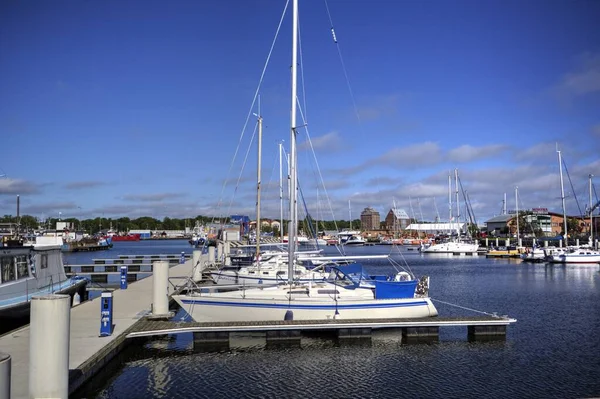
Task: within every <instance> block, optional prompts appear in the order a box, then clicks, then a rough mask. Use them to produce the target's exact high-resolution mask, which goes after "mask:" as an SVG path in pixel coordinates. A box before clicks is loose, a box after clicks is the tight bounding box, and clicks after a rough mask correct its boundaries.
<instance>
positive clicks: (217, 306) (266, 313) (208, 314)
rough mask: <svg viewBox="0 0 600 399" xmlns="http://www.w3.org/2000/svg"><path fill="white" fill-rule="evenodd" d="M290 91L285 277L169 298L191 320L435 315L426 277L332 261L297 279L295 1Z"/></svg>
mask: <svg viewBox="0 0 600 399" xmlns="http://www.w3.org/2000/svg"><path fill="white" fill-rule="evenodd" d="M292 13H293V17H292V63H291V65H292V68H291V70H292V90H291V107H292V108H291V113H290V223H289V231H288V233H289V234H288V235H289V240H288V262H287V264H288V273H287V277H288V281H287V283H286V284H277V285H269V286H262V287H258V288H256V287H252V288H247V287H239V286H237V287H236V286H218V285H217V286H211V287H206V286H204V287H200V288H198V289H191V290H189V291H188V292H186V293H183V294H181V295H174V296H173V299H175V301H177V303H178V304H179V305H180V306H181V307H182V308H183V309H184V310H186V311H187V312H188V313H189V314H190V316H191V317H192V318H193V319H194V320H195V321H200V322H209V321H269V320H289V319H294V320H319V319H340V318H343V319H391V318H407V317H430V316H437V314H438V313H437V309H436V308H435V306H434V305H433V303H432V301H431V299H430V298H429V296H428V291H429V278H428V277H426V276H425V277H422V278H421V279H419V280H416V279H414V278H412V276H410V277H409V278H408V279H406V280H405V277H406V276H405V275H404V274H400V273H399V274H397V275H396V276H394V277H393V278H391V279H388V278H387V277H374V278H373V277H372V276H368V275H367V274H366V273H365V272H364V270H363V268H362V265H360V264H358V263H356V264H352V265H347V266H343V267H340V266H337V265H331V266H328V267H327V269H326V270H327V272H328V275H327V278H326V279H325V280H323V281H318V282H308V283H297V282H296V281H294V276H295V273H294V267H295V264H296V262H295V259H296V258H297V255H296V245H297V240H296V236H297V231H298V213H297V204H298V201H297V200H298V178H297V169H296V167H297V157H296V126H297V125H296V112H297V109H296V108H297V94H296V92H297V65H298V62H297V56H298V0H293V6H292Z"/></svg>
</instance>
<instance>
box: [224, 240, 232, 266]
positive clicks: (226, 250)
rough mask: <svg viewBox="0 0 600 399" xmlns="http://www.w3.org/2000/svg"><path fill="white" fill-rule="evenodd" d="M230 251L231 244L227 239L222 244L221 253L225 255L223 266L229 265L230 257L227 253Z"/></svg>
mask: <svg viewBox="0 0 600 399" xmlns="http://www.w3.org/2000/svg"><path fill="white" fill-rule="evenodd" d="M230 253H231V244H230V242H229V241H225V244H224V246H223V255H224V256H225V260H224V262H225V263H224V264H225V266H231V257H230V256H229V254H230Z"/></svg>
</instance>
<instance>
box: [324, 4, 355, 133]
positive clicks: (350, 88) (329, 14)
mask: <svg viewBox="0 0 600 399" xmlns="http://www.w3.org/2000/svg"><path fill="white" fill-rule="evenodd" d="M325 8H326V9H327V16H328V17H329V24H330V26H331V35H332V37H333V42H334V43H335V47H336V48H337V51H338V55H339V57H340V63H341V64H342V70H343V71H344V77H345V78H346V85H347V86H348V91H349V92H350V98H351V99H352V105H353V106H354V113H355V114H356V119H357V120H358V122H359V123H360V121H361V120H360V114H359V113H358V107H357V106H356V101H355V100H354V93H353V92H352V87H351V86H350V78H349V77H348V71H347V70H346V64H345V63H344V57H342V50H341V48H340V44H339V43H338V41H337V36H336V35H335V30H334V28H333V19H332V18H331V12H329V5H328V4H327V0H325Z"/></svg>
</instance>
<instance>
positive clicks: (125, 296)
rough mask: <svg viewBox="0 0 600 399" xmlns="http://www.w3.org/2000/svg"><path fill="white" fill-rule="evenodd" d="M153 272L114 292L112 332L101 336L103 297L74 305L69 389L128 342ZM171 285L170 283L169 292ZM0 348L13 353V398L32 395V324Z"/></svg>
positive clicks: (144, 309)
mask: <svg viewBox="0 0 600 399" xmlns="http://www.w3.org/2000/svg"><path fill="white" fill-rule="evenodd" d="M192 268H193V267H192V261H191V260H187V261H186V262H185V263H184V264H178V265H175V266H173V267H171V268H170V269H169V277H170V278H172V277H186V276H190V275H191V273H192ZM153 282H154V278H153V276H152V275H151V276H149V277H147V278H144V279H142V280H140V281H137V282H135V283H133V284H130V285H129V286H128V288H127V289H126V290H120V289H119V290H115V291H114V292H113V309H114V313H113V323H114V325H115V326H114V330H113V333H112V335H111V336H108V337H99V333H100V298H96V299H94V300H91V301H88V302H84V303H82V304H81V305H78V306H75V307H73V308H72V309H71V325H70V349H69V369H70V376H69V393H73V392H74V391H75V390H76V389H77V388H79V386H81V385H82V384H83V383H84V382H85V381H86V379H87V377H88V376H89V375H92V374H94V373H95V371H96V370H97V369H99V368H101V367H102V366H103V365H104V364H105V363H106V362H108V361H109V360H110V359H111V358H112V357H114V355H116V354H117V353H118V352H119V351H120V350H121V349H122V348H123V347H124V346H125V342H126V338H125V337H126V332H128V330H129V329H130V328H131V327H132V326H133V325H134V324H135V323H136V322H137V321H139V320H140V319H141V318H142V317H144V316H145V315H147V314H149V313H150V306H151V303H152V295H153V292H152V291H153ZM171 293H172V287H171V286H170V287H169V294H171ZM0 352H3V353H7V354H9V355H10V356H11V359H12V361H11V363H12V364H11V369H12V370H11V398H28V397H29V326H25V327H23V328H21V329H19V330H16V331H12V332H10V333H7V334H5V335H3V336H2V337H0Z"/></svg>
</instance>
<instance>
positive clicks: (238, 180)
mask: <svg viewBox="0 0 600 399" xmlns="http://www.w3.org/2000/svg"><path fill="white" fill-rule="evenodd" d="M257 128H258V122H257V123H256V125H254V130H253V131H252V138H251V139H250V143H251V144H252V142H254V137H255V136H256V130H257ZM251 149H252V146H251V145H249V146H248V149H247V150H246V156H245V157H244V162H243V163H242V167H241V169H240V174H239V175H238V178H237V181H236V183H235V188H234V190H233V195H232V196H231V200H230V201H229V205H228V207H227V214H229V215H231V208H232V206H233V199H234V197H235V194H236V193H237V190H238V188H239V187H240V181H241V180H242V173H243V171H244V168H245V167H246V161H248V155H249V154H250V150H251ZM236 151H237V150H236Z"/></svg>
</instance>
